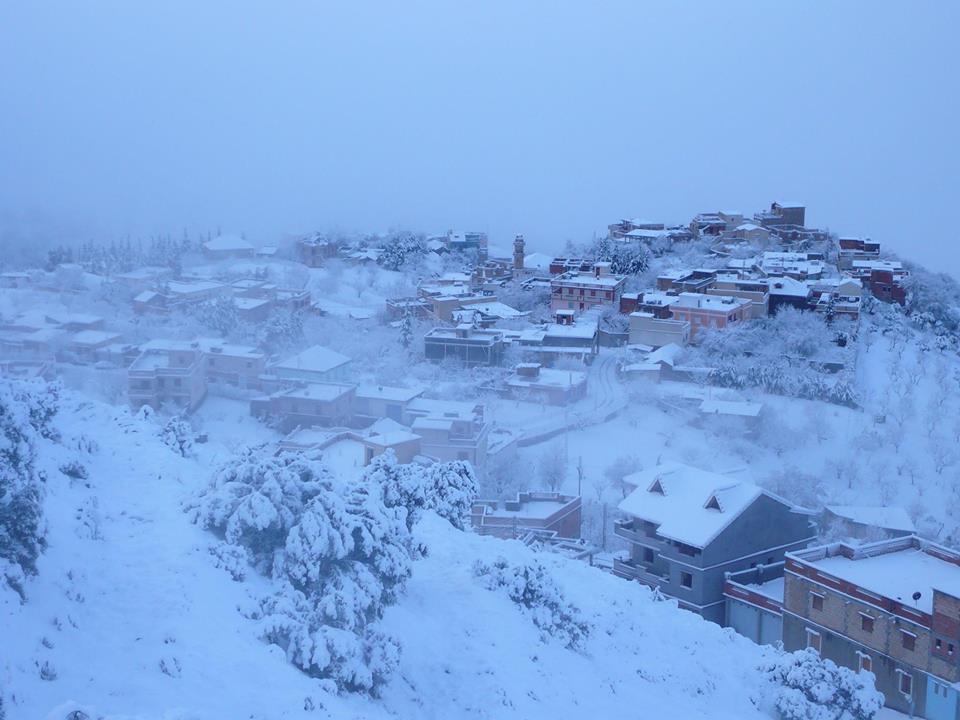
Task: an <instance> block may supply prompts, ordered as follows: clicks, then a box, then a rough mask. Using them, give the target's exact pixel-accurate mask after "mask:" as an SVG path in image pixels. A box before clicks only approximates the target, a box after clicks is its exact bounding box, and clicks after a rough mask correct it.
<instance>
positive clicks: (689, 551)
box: [677, 543, 697, 557]
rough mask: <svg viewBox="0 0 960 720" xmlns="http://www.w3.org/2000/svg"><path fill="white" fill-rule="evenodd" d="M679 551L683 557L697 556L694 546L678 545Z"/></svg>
mask: <svg viewBox="0 0 960 720" xmlns="http://www.w3.org/2000/svg"><path fill="white" fill-rule="evenodd" d="M677 550H679V551H680V554H681V555H687V556H689V557H694V556H695V555H696V554H697V549H696V548H695V547H693V546H692V545H684V544H683V543H677Z"/></svg>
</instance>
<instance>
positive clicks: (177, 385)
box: [173, 378, 183, 387]
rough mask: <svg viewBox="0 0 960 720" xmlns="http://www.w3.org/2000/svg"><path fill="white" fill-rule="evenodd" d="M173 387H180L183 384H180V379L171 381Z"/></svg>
mask: <svg viewBox="0 0 960 720" xmlns="http://www.w3.org/2000/svg"><path fill="white" fill-rule="evenodd" d="M173 384H174V387H180V386H181V385H182V384H183V383H181V382H180V378H174V379H173Z"/></svg>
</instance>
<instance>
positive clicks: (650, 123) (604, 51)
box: [0, 1, 960, 276]
mask: <svg viewBox="0 0 960 720" xmlns="http://www.w3.org/2000/svg"><path fill="white" fill-rule="evenodd" d="M958 17H960V9H958V7H957V6H956V5H955V4H947V3H920V4H917V5H911V6H909V7H905V6H902V5H894V4H888V3H870V4H868V3H844V4H839V5H838V4H832V3H821V2H817V3H787V4H782V5H776V6H772V5H769V4H766V3H759V2H737V3H724V4H723V6H722V7H721V6H720V5H719V4H709V5H707V4H704V5H702V6H701V5H697V6H695V7H694V6H690V5H684V6H673V5H652V4H651V5H648V4H639V3H616V2H614V3H606V4H604V5H603V6H602V7H600V8H598V7H594V6H584V5H580V4H565V3H562V4H549V5H547V4H543V5H539V4H537V5H530V4H524V5H522V6H518V5H514V4H508V3H484V4H478V5H476V6H461V5H460V4H457V5H456V6H451V5H448V4H445V3H439V2H422V3H414V4H409V5H405V6H402V7H401V6H399V5H396V6H394V5H388V4H383V5H380V4H376V3H359V4H351V5H350V7H349V8H347V7H341V6H327V5H323V6H320V5H315V4H312V3H308V2H290V3H285V4H283V5H282V6H279V7H274V6H264V5H260V4H257V3H229V4H228V3H203V4H193V3H185V2H169V3H163V4H158V3H157V4H149V5H148V4H145V3H139V4H130V3H121V2H96V3H69V2H63V1H59V2H44V3H29V4H12V3H11V4H7V5H6V6H4V7H3V8H2V9H0V102H2V108H3V112H2V113H0V237H2V238H6V242H7V243H13V242H31V240H35V241H36V242H47V241H50V240H51V238H57V237H62V238H63V239H64V240H78V239H87V238H97V237H99V238H103V239H105V240H109V239H112V238H115V237H122V236H124V235H133V236H148V235H150V234H156V233H173V234H178V233H180V232H181V231H182V229H183V228H187V229H189V230H190V231H192V232H201V231H203V232H205V231H207V230H212V229H216V228H218V227H219V228H221V229H223V230H224V231H233V232H243V233H245V234H246V235H247V236H248V237H249V238H251V240H253V241H255V242H260V243H268V242H272V241H275V240H276V239H277V238H278V237H280V236H282V235H283V234H285V233H297V232H304V231H309V230H314V229H321V230H331V229H337V228H339V229H343V230H345V231H353V230H359V231H378V230H386V229H388V228H391V227H403V228H409V229H415V230H423V231H426V232H439V231H443V230H446V229H447V228H461V229H479V230H485V231H487V232H488V233H489V234H490V236H491V242H492V243H493V244H494V245H504V244H506V242H507V241H508V240H509V239H510V238H512V236H513V235H514V234H515V233H518V232H522V233H524V235H525V236H526V237H527V239H528V244H529V247H530V249H531V250H544V251H551V250H556V249H559V248H560V247H561V246H562V245H563V243H564V242H566V241H567V240H576V241H581V240H584V239H587V238H589V237H590V236H591V235H592V234H593V233H594V232H600V231H602V230H603V229H604V228H605V226H606V225H607V224H608V223H609V222H612V221H614V220H616V219H618V218H620V217H627V216H643V217H649V218H651V219H654V220H662V221H666V222H672V223H674V222H677V223H678V222H687V221H688V220H689V218H690V217H691V216H692V215H693V214H694V213H696V212H700V211H706V210H717V209H735V210H741V211H743V212H744V213H747V214H752V213H753V212H754V211H756V210H759V209H761V208H763V207H765V206H768V205H769V203H770V202H771V201H772V200H777V199H785V200H798V201H802V202H804V203H805V204H806V205H807V207H808V222H809V223H810V224H812V225H817V226H825V227H829V228H830V229H831V230H834V231H836V232H839V233H842V234H854V235H866V236H870V237H872V238H874V239H875V240H879V241H881V242H883V243H885V245H886V246H887V247H888V248H890V249H892V250H895V251H897V252H899V253H901V254H902V255H903V256H905V257H907V258H910V259H914V260H916V261H919V262H922V263H924V264H926V265H928V266H930V267H932V268H934V269H941V270H947V271H950V272H952V273H953V274H954V275H955V276H960V252H957V251H956V250H955V249H954V248H953V246H952V244H951V239H952V238H951V237H950V233H951V230H952V222H951V220H952V217H951V214H952V210H953V198H954V194H955V191H956V189H957V187H958V170H957V165H958V160H960V153H958V149H957V142H956V139H955V137H954V133H955V130H954V129H953V125H954V124H955V118H956V114H957V99H956V93H955V92H952V91H950V88H951V87H953V86H954V85H955V81H954V79H953V77H952V74H953V72H954V69H955V68H956V67H958V66H960V62H958V61H960V57H958V56H960V52H958V50H957V48H956V45H955V43H954V41H953V39H952V37H951V34H952V29H953V28H954V27H955V24H956V20H957V19H958Z"/></svg>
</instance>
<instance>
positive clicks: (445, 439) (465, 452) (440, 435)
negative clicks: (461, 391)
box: [407, 398, 490, 469]
mask: <svg viewBox="0 0 960 720" xmlns="http://www.w3.org/2000/svg"><path fill="white" fill-rule="evenodd" d="M407 415H408V417H409V418H410V419H411V426H410V429H411V430H412V431H413V432H414V433H416V434H417V435H419V436H420V437H421V443H420V446H421V449H422V451H423V454H424V455H429V456H430V457H433V458H436V459H437V460H439V461H441V462H447V461H448V460H467V461H469V462H470V463H472V464H473V466H474V467H475V468H478V469H479V468H483V467H484V466H485V465H486V462H487V441H488V436H489V434H490V426H489V424H488V423H487V422H486V421H485V420H484V417H483V405H478V404H475V403H470V402H455V401H449V400H428V399H426V398H415V399H414V400H412V401H411V402H410V403H409V405H408V406H407Z"/></svg>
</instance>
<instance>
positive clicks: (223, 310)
mask: <svg viewBox="0 0 960 720" xmlns="http://www.w3.org/2000/svg"><path fill="white" fill-rule="evenodd" d="M194 316H195V317H196V319H197V321H198V322H200V323H201V324H202V325H204V326H205V327H207V328H210V329H211V330H213V331H214V332H215V333H216V334H217V336H219V337H226V336H227V335H229V334H230V333H232V332H233V331H234V330H236V329H237V326H238V325H240V310H239V309H238V308H237V304H236V303H235V302H234V301H233V298H232V297H219V298H216V299H215V300H211V301H209V302H205V303H201V304H200V305H198V306H197V308H196V310H195V312H194Z"/></svg>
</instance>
